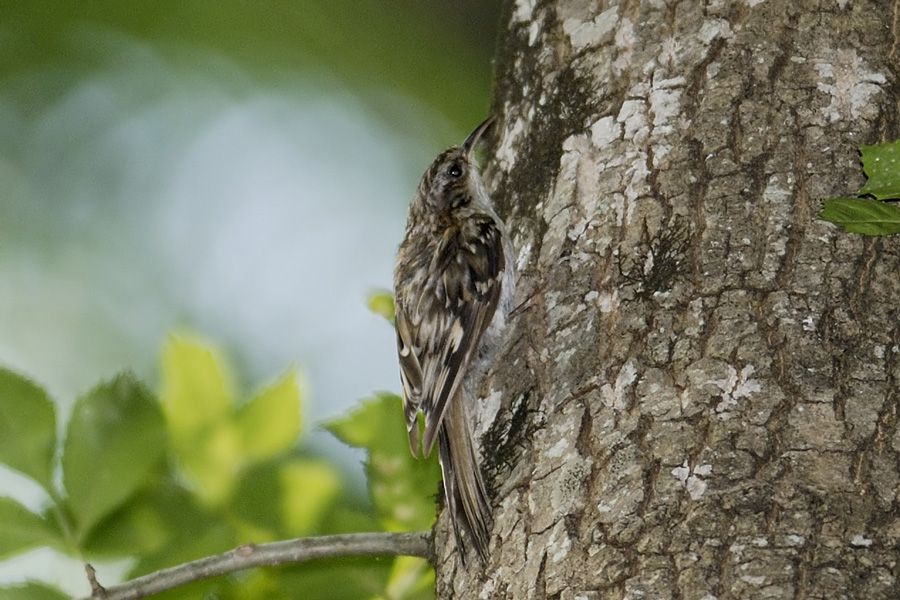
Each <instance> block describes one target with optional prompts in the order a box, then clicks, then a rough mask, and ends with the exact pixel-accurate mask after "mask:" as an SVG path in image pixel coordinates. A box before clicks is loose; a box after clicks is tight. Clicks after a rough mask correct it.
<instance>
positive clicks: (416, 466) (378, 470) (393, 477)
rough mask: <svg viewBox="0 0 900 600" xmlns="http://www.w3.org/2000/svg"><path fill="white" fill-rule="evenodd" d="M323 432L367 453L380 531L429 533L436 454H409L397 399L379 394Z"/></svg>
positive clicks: (436, 478)
mask: <svg viewBox="0 0 900 600" xmlns="http://www.w3.org/2000/svg"><path fill="white" fill-rule="evenodd" d="M327 428H328V429H329V430H330V431H331V432H332V433H334V435H336V436H337V437H338V438H340V439H341V440H343V441H344V442H346V443H348V444H350V445H351V446H356V447H358V448H365V449H366V450H367V452H368V459H367V460H366V474H367V476H368V483H369V493H370V494H371V496H372V500H373V502H374V503H375V507H376V509H377V510H378V516H379V519H380V521H381V523H382V526H383V527H384V528H385V529H387V530H389V531H408V530H421V529H428V528H429V527H431V525H432V523H433V522H434V517H435V503H434V495H435V493H436V492H437V489H438V482H439V481H440V479H441V473H440V467H439V466H438V462H437V453H436V452H434V453H432V455H431V456H430V457H429V458H428V459H425V460H417V459H415V458H413V456H412V455H411V454H410V452H409V442H408V440H407V435H406V424H405V420H404V418H403V408H402V402H401V400H400V397H399V396H397V395H395V394H388V393H381V394H378V395H377V396H375V397H374V398H371V399H368V400H365V401H363V402H362V404H361V405H360V406H359V407H358V408H357V409H355V410H354V411H353V412H352V413H350V415H349V416H347V417H344V418H341V419H337V420H334V421H332V422H331V423H329V424H328V425H327Z"/></svg>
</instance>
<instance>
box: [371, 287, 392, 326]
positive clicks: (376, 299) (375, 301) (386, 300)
mask: <svg viewBox="0 0 900 600" xmlns="http://www.w3.org/2000/svg"><path fill="white" fill-rule="evenodd" d="M367 304H368V307H369V310H371V311H372V312H373V313H375V314H376V315H380V316H382V317H384V318H385V319H387V320H388V321H389V322H390V323H391V324H393V322H394V295H393V294H392V293H391V292H389V291H387V290H378V291H375V292H372V293H370V294H369V300H368V302H367Z"/></svg>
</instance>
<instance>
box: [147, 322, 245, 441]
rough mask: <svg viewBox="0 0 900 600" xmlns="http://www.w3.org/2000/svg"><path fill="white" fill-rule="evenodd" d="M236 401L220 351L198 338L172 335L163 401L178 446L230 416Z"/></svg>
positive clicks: (166, 353)
mask: <svg viewBox="0 0 900 600" xmlns="http://www.w3.org/2000/svg"><path fill="white" fill-rule="evenodd" d="M233 401H234V391H233V387H232V384H231V377H230V375H229V372H228V367H227V365H226V364H225V362H224V360H223V359H222V358H221V357H220V356H219V353H218V351H217V350H216V349H215V348H213V347H212V346H210V345H208V344H205V343H203V342H202V341H201V340H200V339H199V338H197V337H195V336H191V335H187V334H181V335H171V336H169V339H168V340H167V342H166V344H165V346H164V348H163V353H162V391H161V392H160V402H161V403H162V407H163V412H164V413H165V415H166V422H167V423H168V426H169V429H170V431H171V432H172V434H173V436H174V437H175V441H176V443H178V442H179V441H185V440H188V441H192V440H191V438H192V436H194V435H196V434H197V432H198V431H201V430H203V429H206V428H208V427H210V426H211V425H215V424H217V423H218V422H219V421H221V420H222V419H223V418H226V417H229V416H230V415H231V412H232V406H233Z"/></svg>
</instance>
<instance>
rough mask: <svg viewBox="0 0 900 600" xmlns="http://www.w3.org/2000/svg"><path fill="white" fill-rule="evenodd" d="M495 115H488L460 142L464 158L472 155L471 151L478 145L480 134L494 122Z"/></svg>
mask: <svg viewBox="0 0 900 600" xmlns="http://www.w3.org/2000/svg"><path fill="white" fill-rule="evenodd" d="M495 120H496V117H494V115H491V116H489V117H488V118H487V119H485V120H484V121H482V123H481V125H479V126H478V127H476V128H475V131H473V132H472V133H470V134H469V137H467V138H466V141H464V142H463V144H462V149H463V151H465V153H466V158H470V157H471V156H472V151H473V150H475V146H477V145H478V141H479V140H480V139H481V136H483V135H484V133H485V132H486V131H487V130H488V129H490V128H491V125H493V124H494V121H495Z"/></svg>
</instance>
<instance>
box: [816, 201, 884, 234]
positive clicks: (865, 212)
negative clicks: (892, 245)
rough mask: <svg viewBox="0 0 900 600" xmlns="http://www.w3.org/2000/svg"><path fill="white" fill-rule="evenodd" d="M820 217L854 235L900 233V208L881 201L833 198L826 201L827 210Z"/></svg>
mask: <svg viewBox="0 0 900 600" xmlns="http://www.w3.org/2000/svg"><path fill="white" fill-rule="evenodd" d="M819 216H820V217H821V218H822V219H825V220H826V221H830V222H832V223H835V224H837V225H840V226H841V227H843V228H844V229H846V230H847V231H850V232H852V233H862V234H864V235H891V234H895V233H900V207H898V206H896V205H895V204H891V203H888V202H881V201H879V200H867V199H862V198H832V199H830V200H826V201H825V208H824V209H823V210H822V213H821V214H820V215H819Z"/></svg>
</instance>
